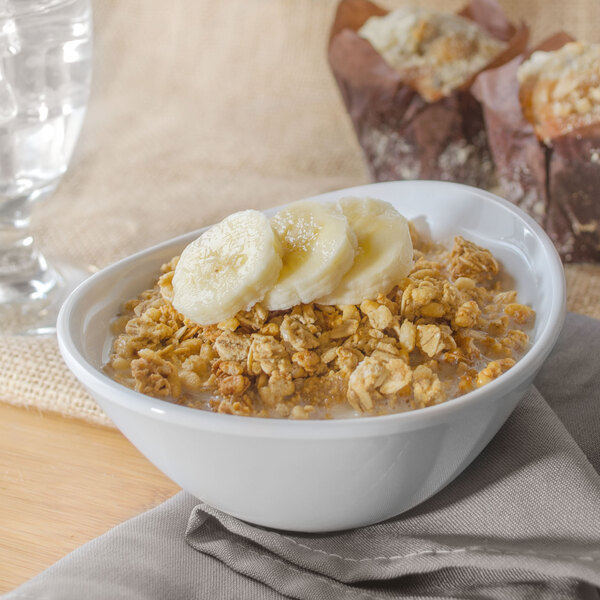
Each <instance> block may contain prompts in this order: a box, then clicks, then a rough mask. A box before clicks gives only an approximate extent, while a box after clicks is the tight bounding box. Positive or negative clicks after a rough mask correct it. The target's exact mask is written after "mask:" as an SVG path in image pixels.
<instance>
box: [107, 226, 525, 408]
mask: <svg viewBox="0 0 600 600" xmlns="http://www.w3.org/2000/svg"><path fill="white" fill-rule="evenodd" d="M411 235H412V237H413V245H414V247H415V264H414V268H413V269H412V271H411V272H410V274H409V275H408V277H406V278H405V279H404V280H402V281H400V282H399V283H398V285H397V286H396V287H395V288H394V289H393V290H392V291H391V292H390V293H389V294H387V295H379V296H378V297H377V298H376V299H374V300H365V301H364V302H362V303H361V304H360V305H345V306H324V305H319V304H314V303H313V304H303V305H299V306H295V307H294V308H292V309H290V310H286V311H267V310H266V309H265V308H264V307H263V306H261V305H260V304H256V305H255V306H254V307H253V308H252V309H251V310H250V311H248V312H239V313H238V314H237V315H235V316H234V317H232V318H230V319H227V320H226V321H222V322H221V323H218V324H217V325H211V326H206V327H202V326H200V325H198V324H196V323H193V322H191V321H189V320H187V319H185V318H184V317H183V316H182V315H181V314H179V313H178V312H177V311H176V310H175V309H174V308H173V306H172V305H171V303H170V299H171V297H172V286H171V280H172V277H173V271H174V268H175V266H176V264H177V258H174V259H173V260H172V261H171V262H170V263H168V264H166V265H164V266H163V267H162V273H163V274H162V276H161V277H160V278H159V279H158V281H157V283H156V285H155V286H154V287H153V288H152V289H150V290H147V291H144V292H143V293H142V294H140V296H139V297H138V298H136V299H134V300H129V301H128V302H126V303H125V305H124V307H123V315H122V316H120V317H118V318H117V319H116V320H115V322H114V330H115V334H116V337H115V340H114V343H113V350H112V353H111V356H110V359H109V362H108V364H107V366H106V369H107V371H108V372H109V373H110V374H111V376H112V377H114V379H116V380H117V381H119V382H121V383H123V384H125V385H127V386H129V387H131V388H133V389H135V390H137V391H139V392H142V393H144V394H148V395H151V396H154V397H157V398H163V399H165V400H169V401H172V402H176V403H179V404H184V405H187V406H191V407H195V408H201V409H205V410H210V411H215V412H220V413H228V414H236V415H247V416H259V417H279V418H292V419H309V418H311V419H314V418H321V419H326V418H336V417H346V416H352V415H357V414H358V415H381V414H389V413H392V412H401V411H405V410H410V409H414V408H422V407H426V406H431V405H434V404H439V403H441V402H444V401H445V400H447V399H449V398H453V397H456V396H458V395H461V394H464V393H466V392H468V391H470V390H473V389H475V388H477V387H480V386H482V385H485V384H486V383H488V382H490V381H492V380H493V379H495V378H496V377H498V376H499V375H501V374H502V373H503V372H505V371H506V370H507V369H510V368H511V367H512V366H513V365H514V364H515V361H516V360H518V359H519V358H520V357H521V356H522V354H523V353H524V352H525V351H526V349H527V347H528V345H529V337H528V335H527V333H525V331H524V330H525V329H528V328H529V327H530V326H531V324H532V323H533V320H534V319H535V312H534V311H533V309H531V308H530V307H528V306H525V305H522V304H518V303H517V301H516V300H517V298H516V296H517V294H516V292H515V291H502V289H501V287H500V283H499V282H498V275H499V265H498V262H497V261H496V260H495V258H494V257H493V256H492V254H491V253H490V252H489V250H486V249H484V248H481V247H479V246H477V245H476V244H474V243H473V242H470V241H467V240H465V239H463V238H462V237H457V238H455V241H454V246H453V248H452V250H451V251H450V252H448V251H446V250H445V249H444V248H442V247H440V246H436V245H433V244H431V243H429V242H426V241H424V240H422V239H420V237H419V235H418V234H417V233H416V231H415V230H414V229H412V231H411Z"/></svg>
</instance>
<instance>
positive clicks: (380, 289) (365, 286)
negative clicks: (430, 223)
mask: <svg viewBox="0 0 600 600" xmlns="http://www.w3.org/2000/svg"><path fill="white" fill-rule="evenodd" d="M339 204H340V208H341V209H342V212H343V213H344V215H346V218H347V219H348V222H349V223H350V227H352V230H353V231H354V233H355V234H356V239H357V240H358V252H357V254H356V258H355V260H354V264H353V265H352V268H351V269H350V270H349V271H348V272H347V273H346V274H345V275H344V276H343V277H342V279H341V281H340V283H339V285H338V286H337V287H336V288H335V289H334V290H333V291H332V292H331V293H329V294H324V295H323V296H321V297H319V298H317V300H315V302H317V303H318V304H359V303H360V302H362V301H363V300H367V299H371V298H376V297H377V295H378V294H387V292H389V291H390V290H391V289H392V288H393V287H394V286H395V285H396V284H397V283H398V282H399V281H400V280H401V279H403V278H404V277H406V276H407V275H408V273H409V271H410V269H411V268H412V264H413V258H412V257H413V247H412V241H411V239H410V233H409V231H408V223H407V221H406V219H405V218H404V217H403V216H402V215H401V214H400V213H399V212H398V211H397V210H396V209H395V208H394V207H393V206H392V205H391V204H389V203H388V202H384V201H383V200H374V199H373V198H343V199H341V200H340V201H339Z"/></svg>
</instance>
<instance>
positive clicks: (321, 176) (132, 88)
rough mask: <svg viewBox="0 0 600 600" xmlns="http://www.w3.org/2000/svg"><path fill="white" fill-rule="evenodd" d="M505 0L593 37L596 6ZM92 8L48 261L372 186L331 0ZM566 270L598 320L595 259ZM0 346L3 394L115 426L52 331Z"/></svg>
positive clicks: (599, 282) (433, 2)
mask: <svg viewBox="0 0 600 600" xmlns="http://www.w3.org/2000/svg"><path fill="white" fill-rule="evenodd" d="M501 1H502V4H503V5H504V6H505V8H506V10H507V12H508V13H509V14H510V15H511V16H512V17H513V18H516V19H518V18H523V19H525V20H526V21H527V22H528V23H529V24H530V25H531V26H532V29H533V35H534V39H540V38H542V37H544V36H545V35H547V34H549V33H552V32H553V31H554V30H556V29H557V28H564V29H566V30H568V31H569V32H571V33H572V34H573V35H575V36H577V37H581V38H583V39H588V40H590V41H595V42H600V30H599V29H598V23H599V22H600V2H598V0H576V1H574V2H569V3H566V2H563V1H562V0H528V2H523V1H520V0H501ZM94 4H95V6H94V9H95V34H96V39H95V65H94V68H95V71H94V84H93V90H92V98H91V101H90V106H89V111H88V114H87V117H86V122H85V125H84V130H83V133H82V136H81V139H80V143H79V146H78V149H77V152H76V156H75V158H74V160H73V163H72V166H71V168H70V170H69V172H68V174H67V176H66V177H65V179H64V181H63V182H62V184H61V186H60V188H59V190H58V191H57V193H56V194H55V195H54V197H52V198H51V199H50V200H49V201H47V202H46V204H45V205H44V204H43V205H41V206H40V207H39V208H38V210H37V212H36V213H35V227H36V232H37V234H38V239H39V241H40V243H41V244H42V246H43V247H44V249H45V250H46V251H47V253H48V254H50V255H52V254H53V255H57V256H61V257H63V258H66V259H69V260H71V261H73V262H76V263H79V264H82V265H92V266H94V267H103V266H106V265H108V264H110V263H111V262H114V261H115V260H118V259H120V258H122V257H124V256H127V255H128V254H131V253H132V252H134V251H136V250H140V249H142V248H144V247H146V246H149V245H151V244H154V243H157V242H159V241H161V240H165V239H167V238H170V237H172V236H174V235H177V234H180V233H183V232H185V231H189V230H191V229H195V228H198V227H201V226H203V225H208V224H210V223H213V222H215V221H217V220H219V219H221V218H222V217H224V216H225V215H226V214H228V213H230V212H232V211H235V210H239V209H243V208H250V207H252V208H267V207H269V206H274V205H277V204H281V203H284V202H289V201H292V200H296V199H299V198H302V197H304V196H307V195H311V194H316V193H320V192H324V191H327V190H332V189H336V188H342V187H347V186H350V185H357V184H361V183H366V182H367V181H368V176H367V172H366V170H365V167H364V165H363V162H362V158H361V154H360V150H359V147H358V145H357V143H356V141H355V138H354V134H353V132H352V129H351V125H350V121H349V119H348V118H347V115H346V113H345V110H344V108H343V106H342V103H341V100H340V97H339V95H338V91H337V89H336V87H335V84H334V82H333V78H332V77H331V75H330V72H329V69H328V66H327V64H326V59H325V46H326V40H327V35H328V28H329V25H330V23H331V19H332V17H333V13H334V10H335V6H336V2H335V0H227V2H214V1H210V0H196V1H195V2H184V1H183V0H175V2H163V1H162V0H127V1H126V2H124V1H122V0H121V1H119V0H101V1H100V0H97V1H96V2H95V3H94ZM381 4H382V5H386V6H388V7H390V8H391V7H395V6H399V5H401V4H403V3H402V2H398V1H394V2H381ZM419 4H421V5H424V6H431V7H436V8H443V9H444V10H454V9H456V8H457V7H459V6H460V5H462V2H461V0H445V1H441V0H430V1H428V2H419ZM567 278H568V283H569V286H568V288H569V309H570V310H573V311H576V312H580V313H584V314H588V315H591V316H595V317H600V267H599V266H591V265H581V266H570V267H568V268H567ZM0 353H1V355H2V357H3V360H2V366H1V368H0V400H3V401H6V402H10V403H12V404H18V405H25V406H35V407H38V408H41V409H44V410H53V411H57V412H60V413H62V414H64V415H69V416H73V417H79V418H83V419H86V420H88V421H92V422H95V423H100V424H109V420H108V418H107V417H106V415H104V413H102V411H101V410H100V409H99V408H98V407H97V406H96V404H95V403H94V401H93V400H92V399H91V398H90V397H89V396H88V395H87V394H86V393H85V392H84V390H83V389H82V388H81V387H80V386H79V384H78V383H77V382H76V381H75V379H74V378H73V377H72V376H71V374H70V373H69V372H68V370H67V368H66V367H65V366H64V365H63V363H62V360H61V358H60V355H59V353H58V349H57V346H56V342H55V341H54V340H52V339H34V338H9V337H0Z"/></svg>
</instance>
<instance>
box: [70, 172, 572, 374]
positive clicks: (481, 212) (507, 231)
mask: <svg viewBox="0 0 600 600" xmlns="http://www.w3.org/2000/svg"><path fill="white" fill-rule="evenodd" d="M350 195H356V196H371V197H374V198H380V199H382V200H386V201H388V202H390V203H392V204H393V205H394V206H395V207H396V208H397V209H398V210H399V211H400V212H401V213H402V214H404V215H405V216H406V217H407V218H409V219H414V220H416V224H417V227H418V228H419V229H420V231H422V232H423V231H425V232H428V234H429V235H430V236H431V237H432V239H434V240H436V241H440V242H442V243H445V244H447V245H448V246H450V245H451V244H452V238H453V237H454V236H455V235H462V236H464V237H466V238H468V239H470V240H473V241H474V242H476V243H478V244H481V245H482V246H484V247H487V248H489V249H490V250H491V251H492V252H493V254H494V256H496V258H497V259H498V260H500V262H501V263H502V266H503V270H504V271H505V272H506V273H507V279H508V281H507V285H508V286H510V288H514V289H516V290H517V292H518V294H519V301H520V302H522V303H526V304H530V305H531V306H533V308H534V309H535V310H536V312H537V318H536V324H535V327H534V329H533V331H532V334H531V336H532V340H533V347H535V346H536V344H537V343H538V342H539V341H540V339H541V338H542V337H545V338H548V336H549V335H550V336H551V337H553V338H554V339H551V340H549V339H546V340H545V342H548V341H551V343H552V344H553V343H554V341H555V337H556V335H558V331H554V332H551V333H548V332H547V331H546V330H548V329H549V328H554V329H558V328H559V327H560V325H561V321H562V314H563V312H564V303H565V292H564V275H563V272H562V267H561V263H560V260H559V258H558V255H557V254H556V252H555V250H554V248H553V246H552V244H551V242H550V240H549V239H548V238H547V236H546V235H545V234H544V232H543V231H542V230H541V228H540V227H539V226H538V225H537V224H535V223H534V221H533V220H532V219H530V218H529V217H527V216H526V215H525V214H524V213H522V212H521V211H519V210H518V209H516V208H515V207H514V206H513V205H511V204H510V203H508V202H506V201H504V200H502V199H500V198H497V197H496V196H493V195H492V194H489V193H487V192H484V191H481V190H478V189H475V188H471V187H468V186H463V185H458V184H451V183H446V182H429V181H405V182H389V183H379V184H371V185H366V186H360V187H356V188H350V189H346V190H340V191H336V192H330V193H327V194H322V195H320V196H316V197H314V198H313V199H315V200H319V201H329V200H335V199H337V198H342V197H344V196H350ZM275 210H277V209H272V210H270V211H268V212H269V213H273V212H275ZM201 231H202V230H198V231H194V232H190V233H188V234H185V235H183V236H180V237H178V238H175V239H173V240H169V241H167V242H164V243H162V244H160V245H158V246H154V247H153V248H149V249H147V250H144V251H142V252H140V253H138V254H135V255H133V256H131V257H129V258H127V259H124V260H122V261H120V262H118V263H116V264H114V265H112V266H110V267H108V268H106V269H104V270H102V271H101V272H99V273H97V274H96V275H94V276H93V277H91V278H90V279H88V280H87V281H86V282H84V283H83V284H82V285H81V286H80V287H79V288H78V289H77V290H76V291H75V292H74V294H73V295H72V297H71V298H70V299H69V300H68V301H67V303H66V305H65V309H64V310H63V313H64V314H62V315H61V319H60V320H59V338H61V337H62V338H63V341H64V339H65V338H69V343H71V344H72V346H74V348H75V349H76V350H77V351H78V352H79V353H80V354H81V355H82V356H83V358H84V359H85V360H86V361H87V362H88V363H89V364H90V365H91V366H93V367H95V368H96V369H100V368H101V367H102V365H103V364H104V363H105V362H106V360H107V358H108V354H109V351H110V344H111V341H112V336H111V334H110V322H111V320H112V319H113V318H114V317H115V315H117V314H118V312H119V309H120V306H121V304H122V302H123V301H125V300H127V299H130V298H134V297H136V296H137V295H138V294H139V293H140V292H141V291H142V290H144V289H147V288H148V287H151V286H152V285H153V282H154V281H155V280H156V277H157V274H158V270H159V268H160V265H161V264H163V263H164V262H167V261H168V260H170V259H171V258H172V257H173V256H175V255H176V254H178V253H180V252H181V250H182V249H183V248H184V247H185V245H186V244H187V243H189V242H190V241H191V240H193V239H195V238H196V237H197V236H198V235H199V233H200V232H201ZM66 313H68V316H66ZM61 320H62V321H63V323H62V325H61V322H60V321H61ZM544 331H546V335H544V336H542V334H543V333H544ZM548 351H549V350H548ZM530 352H531V350H530Z"/></svg>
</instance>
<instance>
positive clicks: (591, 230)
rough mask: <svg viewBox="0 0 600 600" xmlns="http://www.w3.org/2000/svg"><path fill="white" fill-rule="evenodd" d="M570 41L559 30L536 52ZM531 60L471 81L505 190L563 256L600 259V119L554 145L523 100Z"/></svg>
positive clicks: (519, 60)
mask: <svg viewBox="0 0 600 600" xmlns="http://www.w3.org/2000/svg"><path fill="white" fill-rule="evenodd" d="M570 41H573V38H572V37H571V36H569V35H568V34H566V33H563V32H561V33H558V34H556V35H554V36H552V37H550V38H548V39H547V40H545V41H544V42H542V44H540V45H539V46H538V47H537V48H535V50H545V51H551V50H558V49H559V48H561V47H562V46H564V44H566V43H567V42H570ZM535 50H534V51H535ZM532 52H533V51H532ZM525 58H527V56H526V55H523V56H520V57H517V58H515V59H514V60H512V61H511V62H509V63H507V64H506V65H503V66H501V67H499V68H496V69H492V70H488V71H485V72H484V73H481V74H480V75H479V76H478V77H477V80H476V82H475V84H474V85H473V87H472V90H473V93H474V95H475V96H476V97H477V98H478V100H479V101H480V102H481V103H482V105H483V108H484V115H485V122H486V126H487V130H488V139H489V143H490V148H491V152H492V156H493V158H494V162H495V164H496V169H497V173H498V179H499V183H500V186H501V188H502V192H503V194H504V196H505V197H506V198H507V199H508V200H510V201H512V202H514V203H515V204H517V205H518V206H520V207H521V208H522V209H523V210H525V211H526V212H528V213H529V214H530V215H531V216H532V217H533V218H534V219H535V220H536V221H537V222H538V223H539V224H540V225H542V227H544V229H545V230H546V231H547V232H548V234H549V235H550V237H551V238H552V241H553V242H554V244H555V245H556V248H557V249H558V251H559V253H560V255H561V257H562V258H563V260H565V261H566V262H585V261H593V262H600V232H599V225H598V223H599V221H600V201H599V200H598V196H599V194H600V125H598V124H596V125H592V126H590V127H586V128H581V129H577V130H575V131H572V132H569V133H567V134H564V135H562V136H560V137H557V138H554V139H553V140H552V141H551V144H550V145H546V144H545V143H543V142H542V141H541V140H539V139H538V137H537V135H536V133H535V131H534V129H533V127H532V125H531V124H530V123H529V122H528V121H527V120H526V119H525V117H524V115H523V111H522V109H521V103H520V101H519V83H518V81H517V69H518V68H519V65H520V64H521V63H522V62H523V60H524V59H525Z"/></svg>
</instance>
